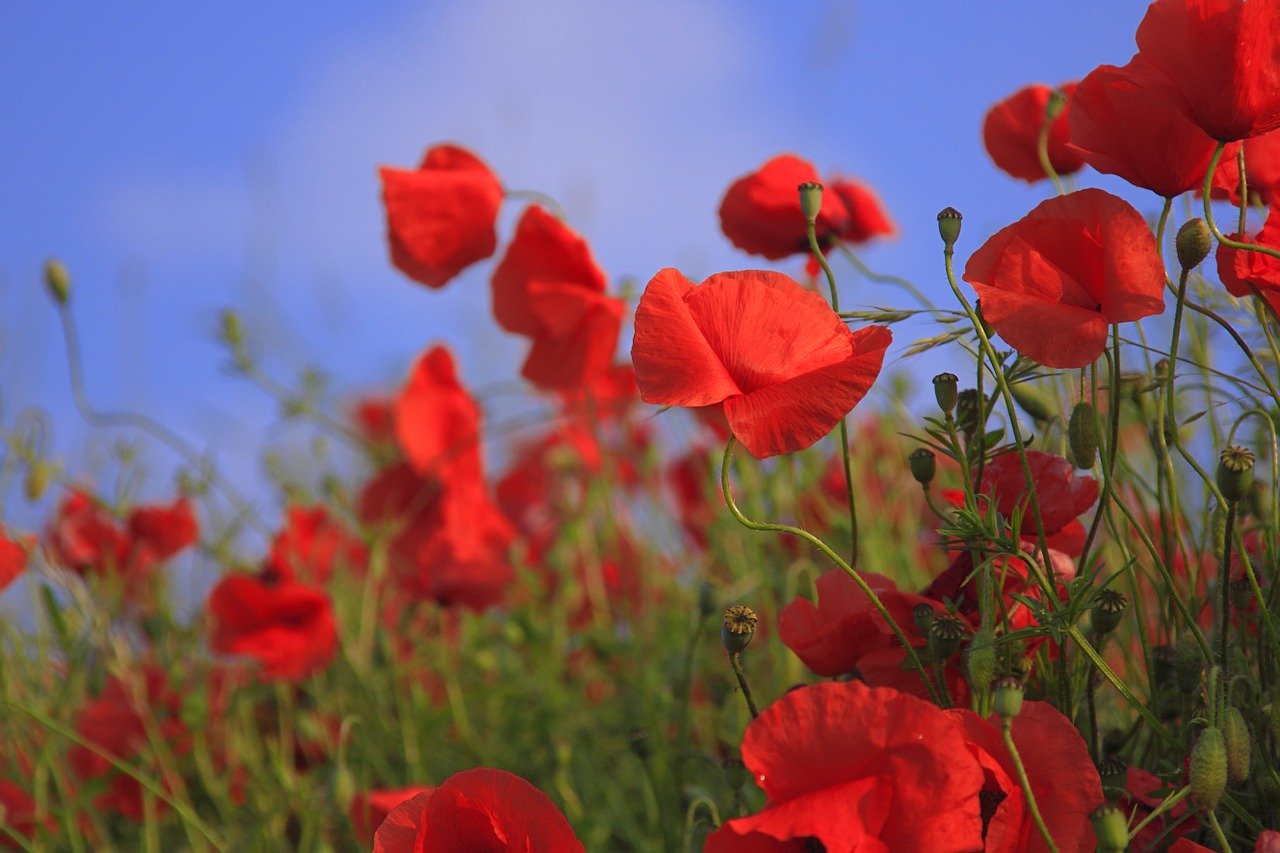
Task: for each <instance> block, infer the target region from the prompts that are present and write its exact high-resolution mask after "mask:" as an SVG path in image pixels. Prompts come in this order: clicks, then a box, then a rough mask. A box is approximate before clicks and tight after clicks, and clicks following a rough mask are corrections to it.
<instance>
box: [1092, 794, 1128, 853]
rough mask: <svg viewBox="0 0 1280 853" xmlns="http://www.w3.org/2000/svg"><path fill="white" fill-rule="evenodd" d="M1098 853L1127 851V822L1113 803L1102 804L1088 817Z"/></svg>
mask: <svg viewBox="0 0 1280 853" xmlns="http://www.w3.org/2000/svg"><path fill="white" fill-rule="evenodd" d="M1089 820H1091V821H1092V822H1093V834H1094V835H1096V836H1097V838H1098V850H1099V851H1100V853H1122V851H1124V850H1128V849H1129V821H1128V820H1127V819H1126V818H1125V816H1124V810H1123V809H1121V808H1120V807H1119V806H1117V805H1116V804H1115V803H1103V804H1102V805H1100V806H1098V807H1097V808H1096V809H1094V810H1093V813H1092V814H1090V815H1089Z"/></svg>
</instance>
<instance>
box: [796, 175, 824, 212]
mask: <svg viewBox="0 0 1280 853" xmlns="http://www.w3.org/2000/svg"><path fill="white" fill-rule="evenodd" d="M798 189H799V191H800V211H801V212H802V213H803V214H804V218H805V221H806V222H817V221H818V213H819V212H820V211H821V210H822V184H820V183H818V182H817V181H805V182H804V183H803V184H801V185H800V186H799V187H798Z"/></svg>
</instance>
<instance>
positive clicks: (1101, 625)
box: [1090, 589, 1129, 637]
mask: <svg viewBox="0 0 1280 853" xmlns="http://www.w3.org/2000/svg"><path fill="white" fill-rule="evenodd" d="M1128 606H1129V599H1127V598H1125V597H1124V595H1123V594H1122V593H1119V592H1117V591H1116V590H1114V589H1104V590H1103V591H1102V592H1100V593H1098V595H1097V597H1096V598H1094V600H1093V608H1092V609H1091V610H1090V614H1091V617H1092V622H1093V632H1094V633H1095V634H1097V635H1098V636H1100V637H1101V636H1105V635H1106V634H1110V633H1111V632H1112V631H1114V630H1115V629H1116V626H1117V625H1119V624H1120V617H1121V616H1123V615H1124V611H1125V608H1126V607H1128Z"/></svg>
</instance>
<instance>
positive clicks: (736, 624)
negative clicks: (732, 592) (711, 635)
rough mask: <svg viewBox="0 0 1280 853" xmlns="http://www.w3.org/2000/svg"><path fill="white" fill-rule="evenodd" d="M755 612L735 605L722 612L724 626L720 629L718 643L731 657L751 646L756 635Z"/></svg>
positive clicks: (756, 617)
mask: <svg viewBox="0 0 1280 853" xmlns="http://www.w3.org/2000/svg"><path fill="white" fill-rule="evenodd" d="M759 621H760V619H759V617H758V616H756V612H755V611H754V610H752V609H751V608H750V607H747V606H746V605H745V604H735V605H734V606H733V607H730V608H729V609H728V610H726V611H725V612H724V624H723V625H722V626H721V627H720V642H721V643H723V644H724V649H725V651H727V652H728V653H729V654H731V655H736V654H739V653H740V652H742V651H743V650H744V649H746V647H747V646H749V645H751V638H752V637H754V636H755V635H756V623H757V622H759Z"/></svg>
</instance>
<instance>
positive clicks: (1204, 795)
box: [1188, 726, 1227, 809]
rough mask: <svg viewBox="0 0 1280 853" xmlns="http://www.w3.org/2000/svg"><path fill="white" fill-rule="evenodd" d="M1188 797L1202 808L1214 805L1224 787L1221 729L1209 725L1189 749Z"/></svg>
mask: <svg viewBox="0 0 1280 853" xmlns="http://www.w3.org/2000/svg"><path fill="white" fill-rule="evenodd" d="M1188 775H1189V777H1190V779H1189V781H1190V783H1191V799H1193V800H1195V802H1196V805H1198V806H1200V807H1201V808H1204V809H1215V808H1217V807H1218V801H1219V800H1221V799H1222V794H1223V792H1225V791H1226V790H1227V745H1226V743H1225V741H1224V740H1223V738H1222V730H1221V729H1217V728H1214V727H1212V726H1210V727H1209V728H1207V729H1205V730H1204V731H1202V732H1201V733H1200V739H1199V740H1197V741H1196V745H1195V747H1194V748H1193V749H1192V750H1191V768H1190V770H1189V774H1188Z"/></svg>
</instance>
